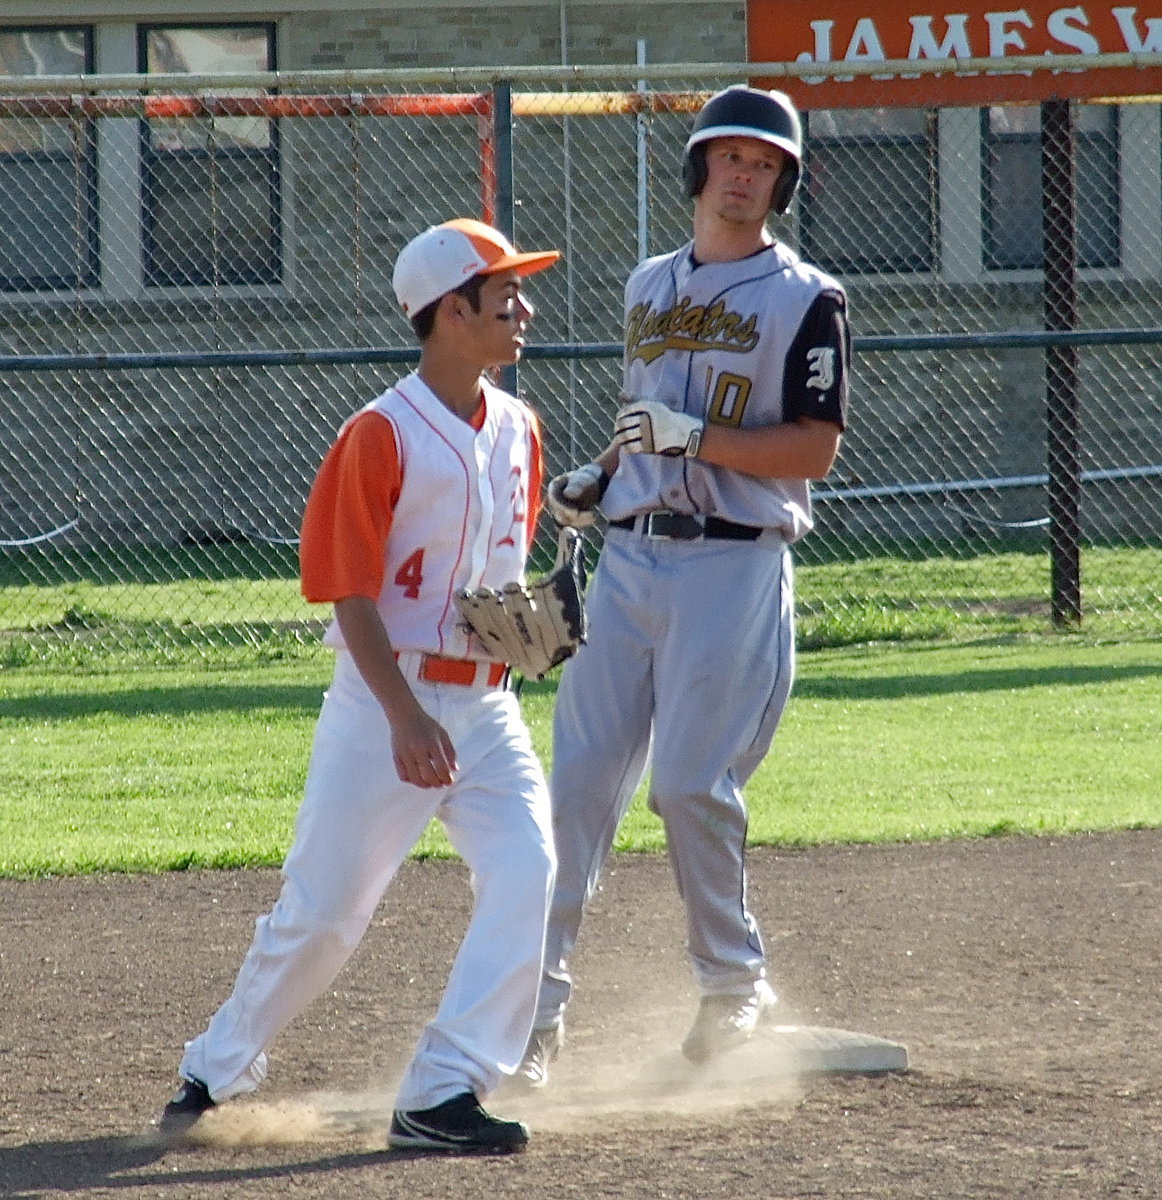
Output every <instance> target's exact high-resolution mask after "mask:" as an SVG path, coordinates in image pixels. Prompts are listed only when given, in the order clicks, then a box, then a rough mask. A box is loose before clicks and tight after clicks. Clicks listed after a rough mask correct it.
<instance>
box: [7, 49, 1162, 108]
mask: <svg viewBox="0 0 1162 1200" xmlns="http://www.w3.org/2000/svg"><path fill="white" fill-rule="evenodd" d="M1160 67H1162V52H1155V51H1144V50H1131V51H1122V52H1118V53H1108V54H1069V55H1062V54H1025V55H1012V56H1002V57H988V58H920V59H910V58H889V59H861V60H859V61H856V62H846V61H842V62H764V63H748V62H711V63H708V62H669V63H648V64H640V65H633V64H626V63H599V64H578V65H568V66H554V65H542V66H499V65H498V66H485V67H427V68H424V67H406V68H404V67H399V68H374V69H373V68H362V69H349V70H342V69H340V70H326V71H319V70H311V71H260V72H258V71H256V72H252V73H246V74H241V73H240V74H233V75H224V74H173V73H166V74H162V73H159V74H156V75H144V74H111V75H95V74H94V75H11V76H6V77H4V78H3V79H2V80H0V90H2V91H3V92H4V93H5V94H8V95H28V94H30V93H33V94H35V93H41V94H61V93H64V94H71V93H74V92H78V93H85V92H89V93H92V92H117V91H131V92H138V93H140V92H174V93H180V92H195V91H206V90H213V89H215V88H230V89H233V88H240V87H252V88H277V89H279V90H283V91H289V90H296V89H299V88H311V89H315V90H321V91H333V90H336V89H339V90H343V91H359V90H360V89H365V88H384V87H408V86H417V85H429V84H437V85H438V84H442V85H444V86H446V87H451V88H481V87H491V86H493V85H495V84H498V83H508V84H515V83H548V84H555V85H558V86H561V85H569V84H574V83H586V82H590V81H593V80H604V81H610V82H612V81H624V82H625V83H627V84H631V85H633V86H637V85H638V84H639V83H649V82H653V81H655V80H674V79H720V78H734V79H748V78H759V77H761V78H765V79H779V78H791V79H803V78H810V79H815V78H831V77H835V76H843V77H846V76H854V75H861V76H863V75H902V76H905V77H908V76H913V77H914V76H918V75H976V74H996V75H1012V74H1020V73H1022V72H1028V71H1055V72H1074V71H1081V70H1125V69H1127V68H1140V69H1142V70H1151V69H1155V70H1156V69H1158V68H1160ZM1149 98H1150V99H1157V97H1149Z"/></svg>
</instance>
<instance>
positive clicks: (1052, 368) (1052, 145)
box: [1041, 100, 1081, 626]
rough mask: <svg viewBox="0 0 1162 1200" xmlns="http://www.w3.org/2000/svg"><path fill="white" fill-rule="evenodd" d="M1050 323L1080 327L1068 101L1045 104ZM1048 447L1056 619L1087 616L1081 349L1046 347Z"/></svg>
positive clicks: (1049, 326)
mask: <svg viewBox="0 0 1162 1200" xmlns="http://www.w3.org/2000/svg"><path fill="white" fill-rule="evenodd" d="M1041 192H1042V202H1043V214H1044V223H1043V234H1042V243H1043V245H1044V248H1045V249H1044V253H1045V328H1046V330H1047V331H1049V332H1060V331H1068V332H1072V331H1073V330H1075V329H1076V328H1077V136H1076V122H1075V120H1074V116H1073V108H1072V105H1071V104H1070V102H1069V101H1068V100H1047V101H1045V102H1044V103H1043V104H1042V105H1041ZM1045 386H1046V452H1047V456H1048V467H1049V547H1050V549H1049V553H1050V581H1051V589H1052V611H1053V623H1054V625H1057V626H1070V625H1077V624H1079V623H1080V621H1081V450H1080V418H1081V404H1080V399H1079V377H1078V349H1077V347H1076V346H1074V345H1050V346H1046V348H1045Z"/></svg>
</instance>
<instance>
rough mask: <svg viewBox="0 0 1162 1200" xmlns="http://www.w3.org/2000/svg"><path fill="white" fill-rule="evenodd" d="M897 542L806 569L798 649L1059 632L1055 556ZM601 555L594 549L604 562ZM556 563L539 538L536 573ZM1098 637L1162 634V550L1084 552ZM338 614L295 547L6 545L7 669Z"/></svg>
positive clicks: (292, 650)
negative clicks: (313, 590)
mask: <svg viewBox="0 0 1162 1200" xmlns="http://www.w3.org/2000/svg"><path fill="white" fill-rule="evenodd" d="M961 551H962V552H960V553H953V552H952V551H951V550H950V549H949V547H948V546H947V545H945V546H943V547H938V546H926V547H922V546H911V547H903V548H896V551H895V552H894V553H893V554H892V555H890V556H889V555H887V554H877V555H874V556H869V557H862V558H859V559H857V560H849V559H841V560H836V559H834V558H814V557H812V556H813V555H816V554H818V553H819V552H820V551H819V548H818V546H816V545H814V544H813V540H812V539H808V543H807V546H806V547H805V549H804V551H803V559H804V562H803V563H802V565H801V566H800V567H799V570H798V584H797V596H798V603H799V628H800V644H801V645H802V646H803V647H804V648H807V649H816V648H821V647H833V646H844V645H852V644H860V643H864V642H869V641H875V642H905V641H915V640H930V639H937V638H940V639H954V640H958V641H963V640H966V639H968V638H985V637H998V636H1002V635H1012V634H1045V633H1048V632H1051V630H1052V621H1051V616H1050V602H1049V595H1050V571H1049V559H1048V554H1047V552H1046V551H1045V550H1044V549H1043V548H1042V549H1035V548H1021V549H1010V550H1006V551H1004V552H997V551H996V549H995V548H994V549H992V550H990V549H988V548H986V547H983V546H975V547H969V546H967V545H966V546H965V547H961ZM593 557H594V555H593V553H592V550H590V553H589V558H590V560H591V562H592V559H593ZM547 565H548V560H547V559H546V558H545V549H544V547H540V546H539V547H538V552H537V562H536V564H535V568H534V569H535V570H537V571H539V570H542V569H544V567H546V566H547ZM1082 588H1083V591H1082V595H1083V607H1084V619H1083V629H1084V631H1085V632H1086V634H1087V635H1088V636H1090V637H1098V636H1100V637H1107V638H1111V637H1123V636H1127V635H1130V636H1142V635H1151V634H1152V635H1155V636H1157V635H1158V634H1159V633H1160V632H1162V553H1160V548H1159V547H1158V546H1157V545H1154V546H1137V547H1130V546H1116V547H1115V546H1090V547H1086V548H1085V550H1084V551H1083V557H1082ZM328 615H329V614H328V612H327V611H326V610H325V609H320V608H319V607H318V606H312V605H308V604H306V603H305V602H304V601H303V599H302V597H301V596H300V595H299V589H298V582H297V576H296V573H295V561H294V551H293V549H292V548H288V547H265V546H257V545H249V544H244V543H238V544H234V543H227V544H222V545H205V546H178V547H136V548H124V547H122V548H119V549H116V550H113V549H110V550H109V551H108V552H107V553H106V554H105V555H104V556H100V555H98V554H97V552H88V553H87V554H86V553H81V552H72V553H67V552H62V553H52V554H50V553H49V552H47V551H43V550H22V551H19V552H12V551H9V552H0V668H3V667H23V666H32V665H35V664H37V663H43V664H46V665H52V666H54V667H57V668H63V669H69V670H72V669H88V668H90V667H92V666H93V665H94V664H96V665H99V666H110V665H117V666H122V667H126V668H128V667H131V666H134V665H137V666H141V665H150V664H155V665H161V664H165V665H179V666H180V665H181V664H183V663H190V664H195V663H198V662H202V663H205V664H207V665H210V666H213V667H216V668H221V667H227V666H239V667H244V666H246V665H248V664H250V663H253V662H254V661H255V658H256V656H257V657H258V658H259V659H260V660H261V659H265V660H268V661H270V660H274V661H279V660H287V659H291V658H310V657H311V656H312V654H313V652H314V646H315V642H316V641H317V635H318V627H319V624H320V622H321V621H322V620H323V619H324V618H326V617H327V616H328Z"/></svg>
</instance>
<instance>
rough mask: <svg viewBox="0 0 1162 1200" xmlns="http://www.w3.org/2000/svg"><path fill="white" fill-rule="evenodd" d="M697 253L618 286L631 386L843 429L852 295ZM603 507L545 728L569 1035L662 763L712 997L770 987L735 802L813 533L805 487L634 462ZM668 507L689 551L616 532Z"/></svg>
mask: <svg viewBox="0 0 1162 1200" xmlns="http://www.w3.org/2000/svg"><path fill="white" fill-rule="evenodd" d="M692 251H693V246H692V244H691V245H688V246H686V247H684V248H683V249H681V250H678V251H676V252H675V253H673V254H668V255H665V256H662V257H659V258H653V259H649V260H647V261H645V262H643V263H642V264H641V265H640V266H639V267H638V268H637V269H636V270H635V271H634V272H633V274H632V275H631V276H630V278H629V281H628V282H627V285H626V297H625V373H624V386H625V390H626V391H627V392H630V393H632V394H633V395H635V396H638V397H643V398H651V399H654V400H658V401H660V402H662V403H664V404H666V405H668V406H669V407H670V408H673V409H675V410H678V411H682V412H686V413H691V414H694V415H696V416H698V417H700V418H704V419H706V420H707V421H709V422H711V423H719V424H729V425H735V426H738V427H741V428H743V429H746V428H753V427H756V426H766V425H773V424H779V423H782V422H785V421H790V420H793V419H795V418H797V417H800V416H810V417H816V418H819V419H821V420H824V421H829V422H832V423H834V424H835V425H837V426H838V427H839V428H840V429H842V428H843V425H844V409H845V401H846V394H847V375H848V358H849V335H848V327H847V315H846V299H845V296H844V292H843V288H842V287H841V286H840V285H839V284H838V283H837V282H836V281H835V280H833V279H831V278H829V277H828V276H826V275H824V274H823V273H822V272H820V271H818V270H816V269H815V268H813V267H811V266H808V265H806V264H805V263H803V262H802V261H801V260H800V259H799V258H798V257H797V256H796V255H795V254H794V253H793V252H792V251H791V250H789V249H788V248H787V247H785V246H782V245H779V244H775V245H772V246H768V247H766V248H765V249H763V250H762V251H760V252H758V253H756V254H753V255H751V256H750V257H748V258H744V259H741V260H738V261H735V262H728V263H706V264H698V263H697V262H696V261H695V260H694V258H693V253H692ZM602 509H603V512H604V513H605V515H606V516H607V517H608V518H609V519H610V521H611V525H610V528H609V529H608V531H607V533H606V538H605V544H604V547H603V549H602V551H601V557H600V560H599V562H598V566H597V570H596V572H595V573H594V579H593V583H592V584H591V586H590V589H589V592H588V599H587V607H588V613H589V642H588V644H587V645H585V646H582V647H581V649H580V651H579V652H578V653H577V655H576V656H575V657H574V658H572V659H570V660H569V662H568V663H567V664H566V666H565V669H564V673H563V676H562V679H561V684H560V688H559V689H558V693H557V703H556V711H555V715H554V727H553V773H552V780H551V782H550V792H551V794H552V798H553V828H554V839H555V842H556V846H557V856H558V871H557V883H556V888H555V891H554V896H553V907H552V912H551V915H550V921H549V930H548V940H547V945H546V957H545V972H544V976H543V978H542V984H541V994H540V1000H539V1003H538V1011H537V1017H536V1026H537V1027H538V1028H541V1029H544V1028H549V1027H551V1026H553V1025H555V1024H557V1023H559V1022H560V1021H561V1018H562V1015H563V1013H564V1010H565V1006H566V1004H567V1003H568V1000H569V997H570V994H571V989H572V979H571V976H570V973H569V967H568V958H569V955H570V952H571V950H572V948H573V945H574V942H575V939H576V936H577V933H578V930H579V927H580V923H581V918H582V913H583V910H584V907H585V904H586V902H587V900H588V898H589V896H590V895H591V894H592V892H593V890H594V888H595V887H596V886H597V882H598V878H599V875H600V872H601V869H602V866H603V864H604V862H605V859H606V857H607V855H608V853H609V851H610V848H611V846H612V843H613V839H614V835H615V833H616V831H617V827H618V825H619V824H620V822H621V819H622V817H623V816H624V815H625V811H626V809H627V807H628V806H629V803H630V800H631V799H632V797H633V794H634V792H635V790H636V788H637V785H638V783H639V782H640V781H641V779H642V777H643V774H644V772H645V770H646V768H647V766H649V765H650V762H651V758H652V767H651V779H650V792H649V803H650V807H651V808H652V809H653V811H654V812H655V813H657V814H658V815H659V816H660V817H661V819H662V821H663V823H664V825H665V831H666V839H667V845H668V849H669V853H670V860H671V863H672V864H673V867H674V873H675V876H676V879H677V884H678V890H679V893H680V894H681V896H682V899H683V901H684V903H685V908H686V919H687V933H688V949H689V953H690V958H691V962H692V965H693V969H694V975H695V978H696V980H697V982H698V984H699V986H700V987H701V989H702V990H703V991H704V992H707V993H727V992H746V991H748V990H749V989H752V988H753V986H754V983H755V981H756V980H757V979H761V978H763V977H765V974H766V958H765V952H764V949H763V945H762V940H761V938H760V936H759V930H758V926H757V924H756V922H755V920H754V918H753V917H752V915H751V914H750V912H749V911H748V910H747V907H746V876H745V869H744V850H745V843H746V828H747V814H746V807H745V804H744V802H743V796H742V788H743V786H744V785H745V783H746V781H747V780H748V779H749V778H750V776H751V774H752V773H753V771H754V770H755V768H756V767H757V766H758V764H759V763H760V762H761V761H762V759H763V757H764V756H765V755H766V753H767V751H768V749H769V748H770V744H771V740H772V738H773V737H774V734H775V729H776V727H777V725H778V722H779V718H780V716H781V714H782V711H783V707H784V705H785V703H786V700H787V697H788V695H789V694H790V690H791V683H792V679H793V676H794V605H793V579H792V565H791V555H790V550H789V546H790V545H791V543H793V542H795V541H796V540H798V539H799V538H800V537H802V536H803V535H804V534H805V533H806V532H807V531H808V530H809V529H810V528H811V501H810V494H809V490H808V485H807V482H806V481H805V480H802V479H761V478H757V477H755V476H751V475H745V474H742V473H741V472H737V471H731V470H727V469H725V468H722V467H716V466H713V465H711V464H709V463H705V462H702V461H700V460H698V459H690V458H680V457H675V458H670V457H664V456H660V455H655V454H627V453H622V455H621V457H620V461H619V464H618V467H617V471H616V473H615V474H614V476H613V479H612V481H611V482H610V484H609V487H608V489H607V491H606V494H605V497H604V500H603V502H602ZM657 510H669V511H671V512H678V513H685V514H701V515H703V516H711V517H714V518H716V520H715V521H714V522H711V524H710V525H709V526H707V527H706V528H705V531H704V534H703V535H700V536H689V535H690V529H689V527H687V528H686V529H685V530H683V531H682V532H683V533H684V534H685V536H681V537H677V538H657V537H655V536H651V532H650V530H648V529H644V528H643V523H642V522H640V521H638V522H633V523H631V527H630V528H626V527H625V524H624V523H625V519H626V518H629V517H632V516H634V515H635V514H640V513H645V512H654V511H657ZM668 528H671V529H672V528H674V525H673V524H671V525H669V526H668ZM654 532H656V528H655V529H654ZM695 532H697V531H696V530H695Z"/></svg>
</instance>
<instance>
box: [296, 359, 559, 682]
mask: <svg viewBox="0 0 1162 1200" xmlns="http://www.w3.org/2000/svg"><path fill="white" fill-rule="evenodd" d="M478 421H479V427H476V426H474V425H469V424H468V423H466V422H465V421H462V420H461V419H460V418H459V417H457V416H456V415H455V414H453V413H452V412H450V411H449V410H448V409H447V408H446V407H445V406H444V405H443V404H442V403H441V402H440V401H439V400H438V399H437V398H436V397H435V396H434V395H432V393H431V391H430V390H429V389H428V387H427V386H426V385H425V384H424V383H423V381H422V380H421V379H420V378H419V376H418V375H415V374H413V375H410V376H408V378H406V379H404V380H401V381H400V382H399V383H398V384H396V386H395V387H393V388H389V389H388V390H387V391H386V392H384V393H383V394H382V395H381V396H379V397H377V398H376V399H375V400H373V401H372V402H371V403H370V404H368V405H367V406H366V407H365V408H363V409H362V410H361V411H360V412H359V413H357V414H356V415H355V416H354V417H353V418H352V419H351V420H350V421H349V422H348V423H347V424H346V425H345V426H344V428H343V429H342V430H341V431H340V434H339V438H338V439H337V441H336V443H335V446H334V447H333V448H332V450H331V452H330V453H329V454H328V456H327V458H326V459H325V460H324V462H323V465H322V467H321V468H320V471H319V477H318V479H317V481H316V484H315V487H314V488H313V489H312V493H311V498H310V501H309V502H308V505H307V511H306V515H305V517H304V521H303V541H302V547H303V548H302V562H303V574H302V577H303V591H304V593H305V595H306V596H307V598H308V599H309V600H314V601H326V600H338V599H341V598H342V597H343V596H344V595H350V594H356V595H366V596H368V597H370V598H372V599H374V600H375V601H376V605H377V607H378V609H379V614H380V616H381V618H382V619H383V623H384V626H385V628H386V629H387V632H388V636H389V637H390V638H391V642H392V645H393V646H394V647H395V648H396V649H397V650H401V651H402V650H421V651H427V652H429V653H433V654H441V655H444V656H446V657H450V658H476V659H484V658H488V657H489V655H488V654H487V653H486V651H485V650H484V648H483V647H482V646H481V645H480V643H479V641H478V639H477V638H476V636H475V634H473V633H471V631H469V630H468V629H467V628H466V627H465V626H464V624H463V622H462V621H461V620H460V619H459V616H458V614H457V611H456V608H455V605H454V604H453V602H452V597H453V596H454V595H455V593H456V592H457V591H458V590H459V589H460V588H473V589H474V588H478V587H489V588H501V587H503V586H504V584H506V583H508V582H510V581H512V580H519V581H521V582H523V581H524V569H525V557H526V553H527V550H528V547H529V546H530V544H531V541H532V535H533V532H534V530H535V528H536V518H537V514H538V510H539V497H540V485H541V445H540V432H539V426H538V424H537V421H536V418H535V416H534V415H533V413H532V412H531V410H530V409H528V408H527V407H526V406H525V405H524V404H522V403H520V402H519V401H517V400H514V399H513V398H512V397H511V396H509V395H508V394H507V393H505V392H502V391H500V390H499V389H498V388H494V387H491V386H488V385H486V386H485V402H484V405H483V407H482V410H481V412H480V413H479V416H478ZM413 465H418V466H419V467H420V469H418V470H413V469H411V467H412V466H413ZM389 534H390V536H389ZM324 640H325V642H326V644H327V645H330V646H335V647H339V646H341V645H342V636H341V634H340V632H339V628H338V624H337V623H335V622H332V623H331V625H330V627H329V629H328V630H327V634H326V637H325V639H324Z"/></svg>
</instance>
